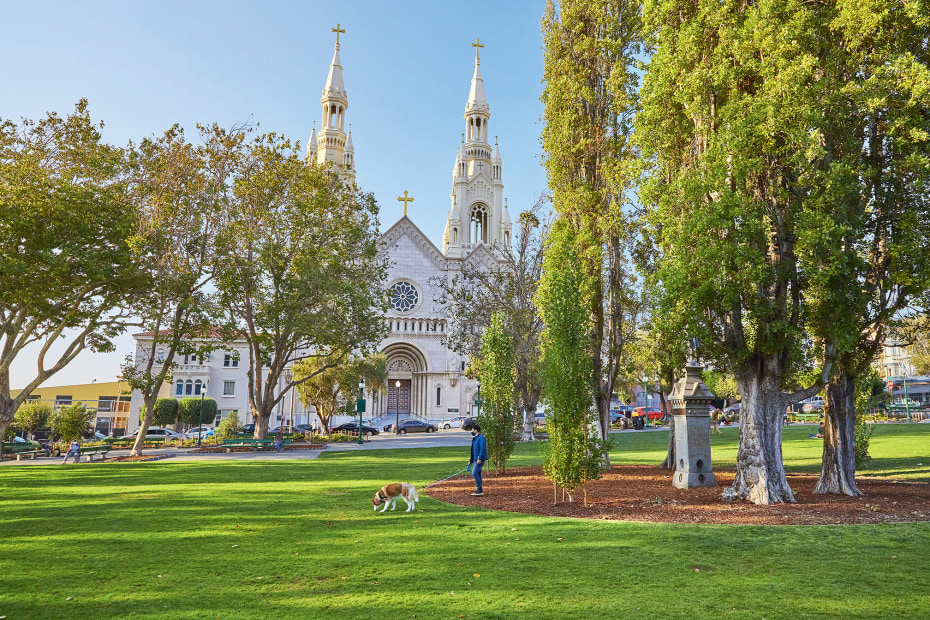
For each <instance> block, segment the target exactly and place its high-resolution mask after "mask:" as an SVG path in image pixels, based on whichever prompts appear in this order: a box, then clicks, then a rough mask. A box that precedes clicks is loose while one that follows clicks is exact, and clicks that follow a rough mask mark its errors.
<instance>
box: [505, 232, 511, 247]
mask: <svg viewBox="0 0 930 620" xmlns="http://www.w3.org/2000/svg"><path fill="white" fill-rule="evenodd" d="M504 245H505V246H507V247H508V248H509V247H510V233H509V232H507V231H504Z"/></svg>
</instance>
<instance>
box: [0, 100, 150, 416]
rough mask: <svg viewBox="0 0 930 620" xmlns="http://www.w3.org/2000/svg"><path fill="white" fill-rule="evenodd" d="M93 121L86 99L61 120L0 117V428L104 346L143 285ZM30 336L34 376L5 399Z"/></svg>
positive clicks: (118, 189)
mask: <svg viewBox="0 0 930 620" xmlns="http://www.w3.org/2000/svg"><path fill="white" fill-rule="evenodd" d="M99 127H100V126H99V125H95V124H94V123H93V122H92V121H91V118H90V112H89V110H88V105H87V101H86V100H81V101H80V102H78V104H77V105H76V106H75V110H74V112H73V113H72V114H71V115H69V116H67V117H64V118H62V117H60V116H58V115H57V114H54V113H50V114H48V115H47V116H46V117H45V118H43V119H41V120H39V121H38V122H34V121H31V120H23V121H22V123H21V124H19V125H17V124H16V123H13V122H12V121H9V120H2V119H0V222H2V225H0V434H3V433H4V432H5V431H6V429H7V428H8V427H9V425H10V423H11V422H12V421H13V415H14V414H15V412H16V411H17V409H19V406H20V405H21V404H22V403H23V402H25V401H26V400H28V399H29V396H30V395H31V394H32V393H33V391H34V390H35V389H36V388H37V387H38V386H39V385H41V384H42V383H43V382H45V381H47V380H48V379H49V378H50V377H52V376H53V375H55V374H56V373H57V372H59V371H60V370H61V369H62V368H64V367H65V366H67V365H68V364H69V363H71V362H72V361H73V360H74V359H75V357H77V356H78V354H80V353H81V351H84V350H85V349H90V350H92V351H102V352H110V351H113V348H114V345H113V342H112V340H113V337H114V336H116V335H118V334H119V333H121V332H122V331H123V330H124V329H125V328H126V326H127V324H128V323H129V321H130V315H131V312H130V311H129V306H130V304H129V302H130V300H131V299H132V298H133V297H134V296H135V295H137V294H138V293H140V292H141V291H142V290H144V288H145V284H146V282H145V278H144V277H143V276H144V274H140V272H139V270H138V269H137V267H136V264H135V262H134V260H133V258H132V255H131V253H130V252H129V247H128V241H127V240H128V238H129V236H130V232H131V229H132V223H133V220H134V217H135V216H134V211H133V205H132V202H131V201H130V200H129V198H128V192H127V184H126V174H125V168H126V166H125V158H124V153H123V151H122V150H121V149H119V148H116V147H112V146H109V145H107V144H104V143H103V142H102V140H101V136H100V132H99ZM34 343H37V344H38V345H39V352H38V356H37V359H36V360H35V367H36V373H35V376H34V377H33V379H32V380H30V381H29V382H28V383H27V385H26V386H25V387H24V388H23V389H22V391H20V392H19V394H18V395H17V396H15V397H12V396H11V395H10V367H11V366H12V365H13V364H14V363H15V362H16V361H17V360H18V359H19V358H20V357H21V355H22V353H23V351H24V349H25V348H26V347H28V346H29V345H31V344H34ZM53 345H56V346H55V350H54V351H53Z"/></svg>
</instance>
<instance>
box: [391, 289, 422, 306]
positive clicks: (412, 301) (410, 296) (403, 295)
mask: <svg viewBox="0 0 930 620" xmlns="http://www.w3.org/2000/svg"><path fill="white" fill-rule="evenodd" d="M418 303H420V292H419V291H418V290H417V287H415V286H414V285H413V284H411V283H410V282H397V283H396V284H394V285H392V286H391V308H393V309H394V310H396V311H397V312H410V311H411V310H413V309H414V308H416V307H417V304H418Z"/></svg>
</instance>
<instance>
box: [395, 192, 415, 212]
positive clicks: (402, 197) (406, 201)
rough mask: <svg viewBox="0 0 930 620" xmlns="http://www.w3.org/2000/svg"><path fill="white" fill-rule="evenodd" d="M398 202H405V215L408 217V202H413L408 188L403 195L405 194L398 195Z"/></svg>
mask: <svg viewBox="0 0 930 620" xmlns="http://www.w3.org/2000/svg"><path fill="white" fill-rule="evenodd" d="M397 202H402V203H404V217H407V203H408V202H413V198H409V197H408V196H407V190H404V195H403V196H398V197H397Z"/></svg>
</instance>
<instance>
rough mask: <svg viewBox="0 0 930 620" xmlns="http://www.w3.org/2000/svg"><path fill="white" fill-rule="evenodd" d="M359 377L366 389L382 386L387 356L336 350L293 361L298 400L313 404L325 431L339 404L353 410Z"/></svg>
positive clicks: (327, 432)
mask: <svg viewBox="0 0 930 620" xmlns="http://www.w3.org/2000/svg"><path fill="white" fill-rule="evenodd" d="M362 378H364V379H365V389H366V390H367V391H368V392H377V391H380V390H383V389H384V387H385V381H386V380H387V358H386V357H385V356H384V355H383V354H381V353H378V354H375V355H371V356H368V357H358V356H352V355H341V354H336V355H333V356H331V357H329V358H321V357H312V358H309V359H305V360H300V361H298V362H297V363H295V364H294V383H295V384H296V385H297V393H298V394H299V395H300V401H301V402H302V403H303V404H304V406H309V405H313V406H314V408H315V409H316V414H317V416H318V417H319V418H320V423H321V424H322V425H323V429H324V430H325V431H326V434H327V435H328V434H329V433H330V426H331V422H332V419H333V416H334V415H336V413H337V412H338V411H340V409H341V405H345V406H347V407H348V406H349V405H351V406H352V407H353V410H354V405H355V399H356V395H357V393H358V384H359V382H360V381H361V380H362Z"/></svg>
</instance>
